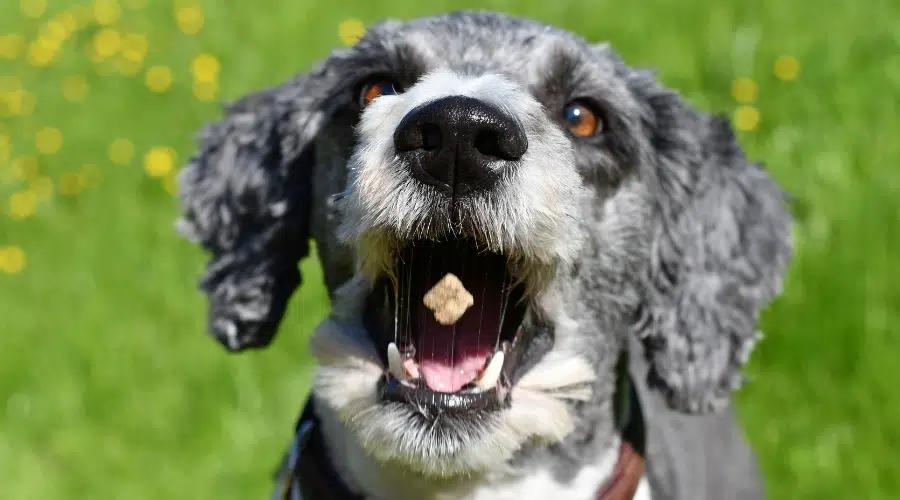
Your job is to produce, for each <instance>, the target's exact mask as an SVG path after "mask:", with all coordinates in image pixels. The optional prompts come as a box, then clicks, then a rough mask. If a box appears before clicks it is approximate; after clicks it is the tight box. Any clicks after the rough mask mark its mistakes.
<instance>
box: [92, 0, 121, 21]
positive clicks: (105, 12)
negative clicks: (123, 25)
mask: <svg viewBox="0 0 900 500" xmlns="http://www.w3.org/2000/svg"><path fill="white" fill-rule="evenodd" d="M121 16H122V8H121V7H119V2H118V1H116V0H94V20H95V21H97V24H99V25H102V26H109V25H110V24H115V23H116V22H117V21H118V20H119V18H120V17H121Z"/></svg>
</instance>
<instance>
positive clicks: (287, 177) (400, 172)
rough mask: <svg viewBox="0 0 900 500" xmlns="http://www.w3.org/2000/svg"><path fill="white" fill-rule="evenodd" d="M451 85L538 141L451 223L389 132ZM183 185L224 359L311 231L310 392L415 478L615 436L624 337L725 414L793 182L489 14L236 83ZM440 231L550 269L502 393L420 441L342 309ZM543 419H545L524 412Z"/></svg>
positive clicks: (578, 55) (423, 24)
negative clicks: (577, 117)
mask: <svg viewBox="0 0 900 500" xmlns="http://www.w3.org/2000/svg"><path fill="white" fill-rule="evenodd" d="M377 76H390V77H392V78H394V79H395V80H396V81H397V82H398V83H399V84H400V86H401V87H402V88H403V90H405V92H401V93H400V94H399V95H397V96H384V97H381V98H378V99H376V101H375V102H374V103H373V104H372V105H371V106H369V107H367V108H366V109H365V110H362V109H360V108H359V106H358V105H357V104H356V102H357V96H358V92H359V89H360V86H361V85H362V84H363V82H365V81H367V79H370V78H373V77H377ZM450 94H470V95H472V96H476V97H478V98H480V99H483V100H487V101H490V102H492V103H494V104H496V105H497V106H498V107H500V109H502V110H504V111H505V112H507V113H508V114H510V115H511V116H513V117H514V118H515V119H516V120H518V121H519V123H521V124H522V126H523V127H524V129H525V130H526V133H527V135H528V140H529V144H530V147H529V151H528V155H527V157H524V158H523V159H522V160H521V163H520V165H519V168H518V170H517V171H516V173H515V174H514V175H508V176H506V177H504V178H503V179H502V180H501V182H499V186H500V187H498V189H497V190H496V191H494V192H492V193H491V194H490V196H484V197H482V198H475V199H473V201H471V202H470V204H469V205H468V206H465V207H463V209H462V212H461V213H462V214H463V215H464V216H463V218H462V221H463V222H461V223H460V225H459V226H452V225H448V224H447V223H446V222H443V221H442V220H441V219H440V218H439V217H437V214H439V213H440V210H441V207H439V206H437V205H436V203H437V202H436V201H435V199H436V198H435V197H434V196H432V194H431V193H429V191H428V188H427V187H425V186H423V185H422V184H420V183H415V182H413V181H412V180H411V179H410V178H408V176H407V174H406V173H405V170H404V169H403V168H402V165H400V164H399V163H398V162H397V161H395V159H394V154H393V153H394V152H393V144H392V141H391V140H389V139H390V137H391V134H392V133H393V128H394V127H396V124H397V123H398V122H399V120H400V119H401V118H402V116H403V115H404V114H405V113H406V112H408V111H409V110H410V109H412V108H413V107H415V106H417V105H420V104H422V103H424V102H428V101H429V100H434V99H436V98H438V97H440V96H445V95H450ZM575 99H581V100H586V101H588V102H590V103H592V105H593V106H595V107H596V109H597V110H598V113H599V115H600V118H601V121H602V124H603V132H602V133H601V134H598V135H597V136H596V137H591V138H574V137H572V136H570V135H568V134H567V132H566V129H565V124H564V123H562V121H561V113H562V109H563V107H564V106H565V105H566V104H567V103H569V102H571V101H572V100H575ZM180 187H181V202H182V207H183V210H184V213H183V217H182V218H181V219H180V222H179V228H180V230H181V232H182V234H184V235H185V236H186V237H188V238H190V239H191V240H193V241H196V242H197V243H198V244H200V245H202V246H203V247H204V248H205V249H207V250H208V251H209V252H210V254H211V256H212V258H211V261H210V263H209V268H208V271H207V273H206V275H205V276H204V278H203V280H202V282H201V286H202V289H203V291H204V292H206V293H207V295H208V297H209V302H210V308H209V325H210V331H211V332H212V334H213V335H214V336H215V337H216V338H217V339H218V340H219V341H220V342H222V344H223V345H224V346H225V347H227V348H228V349H229V350H232V351H240V350H243V349H247V348H256V347H262V346H265V345H268V344H269V342H270V341H271V340H272V338H273V336H274V334H275V332H276V330H277V328H278V326H279V323H280V321H281V319H282V316H283V314H284V310H285V307H286V304H287V303H288V300H289V298H290V297H291V295H292V293H293V292H294V290H295V289H296V287H297V286H298V285H299V284H300V278H301V277H300V275H299V272H298V270H297V262H298V261H299V260H300V259H302V258H304V257H305V256H306V255H307V253H308V239H310V238H312V239H314V240H315V242H316V245H317V247H318V250H319V252H318V254H319V256H320V258H321V260H322V265H323V269H324V273H325V281H326V284H327V286H328V290H329V294H330V295H331V297H332V299H333V302H334V306H335V312H334V314H333V316H332V318H330V320H329V321H328V322H326V323H324V324H323V325H322V326H320V328H319V330H317V332H316V335H315V336H314V338H313V344H312V345H313V350H314V352H315V353H316V355H317V357H318V359H319V361H320V363H321V365H322V366H321V370H320V372H319V375H318V377H317V379H316V386H315V388H314V392H315V394H316V397H317V398H320V399H322V400H323V401H325V403H326V406H328V408H329V411H331V412H333V413H334V414H335V415H336V418H337V419H338V420H339V421H340V422H341V423H342V425H344V426H345V427H344V428H346V429H349V430H350V432H351V434H350V435H356V436H357V437H358V438H359V440H358V442H359V443H360V446H362V447H364V448H365V449H366V450H367V451H368V452H370V453H372V454H374V455H375V456H376V458H378V459H380V460H383V461H384V462H386V463H387V462H390V463H395V464H400V465H401V466H405V467H407V468H409V469H410V470H413V471H416V472H417V473H420V474H425V475H428V474H434V475H438V476H441V475H443V476H446V475H453V474H462V473H471V472H472V471H476V470H484V469H490V468H491V467H492V466H498V467H500V466H502V467H507V468H509V467H512V468H515V467H522V468H523V469H521V470H525V469H524V468H527V467H529V465H527V464H529V463H531V464H533V463H535V461H538V460H542V459H541V458H539V457H546V456H547V454H551V455H552V456H553V457H554V459H553V461H554V463H556V464H558V465H559V467H560V470H564V469H567V468H568V469H571V465H572V464H579V463H581V462H582V461H583V460H587V459H588V458H585V457H592V456H595V455H596V452H597V450H599V449H604V447H608V446H609V445H610V443H612V442H613V441H614V436H615V435H616V429H615V428H614V424H613V421H612V418H611V408H612V394H613V391H614V389H615V386H614V385H615V381H614V379H615V376H614V374H615V365H616V362H617V360H618V358H619V355H620V354H621V353H622V352H623V350H624V349H626V345H627V344H628V340H629V339H638V341H639V343H640V345H641V347H642V351H643V353H644V355H645V356H646V360H647V363H648V365H649V374H648V382H649V383H650V386H651V387H652V388H653V389H654V390H655V391H658V392H659V394H661V396H662V397H663V398H664V400H665V402H666V403H667V404H668V405H669V407H670V408H672V409H674V410H677V411H680V412H685V413H704V412H711V411H717V410H719V409H722V408H724V407H726V406H727V405H728V402H729V400H730V396H731V393H732V392H733V391H734V390H735V389H737V388H738V387H739V386H740V384H741V382H742V376H741V370H742V368H743V366H744V364H745V363H746V362H747V360H748V357H749V355H750V353H751V352H752V349H753V347H754V345H755V343H756V342H757V341H758V340H759V338H760V333H759V332H758V330H757V321H758V316H759V313H760V311H761V310H762V309H763V308H764V307H765V306H766V305H767V304H768V303H769V302H770V301H771V300H772V299H774V298H775V297H776V296H777V294H778V293H779V292H780V289H781V284H782V279H783V276H784V273H785V270H786V267H787V265H788V262H789V260H790V258H791V251H792V250H791V244H790V242H791V238H790V229H791V217H790V215H789V213H788V211H787V208H786V205H785V196H784V194H783V193H782V191H781V190H780V189H778V187H777V186H776V185H775V183H774V182H773V180H772V178H771V177H770V175H769V174H768V173H767V172H766V170H765V169H764V168H763V167H762V166H760V165H758V164H756V163H753V162H751V161H750V160H748V159H747V158H746V157H745V155H744V153H743V151H742V150H741V148H740V146H739V144H738V142H737V140H736V138H735V136H734V134H733V132H732V129H731V127H730V125H729V123H728V121H727V119H725V118H722V117H715V116H709V115H706V114H704V113H702V112H700V111H698V110H696V109H694V108H692V107H691V106H690V105H689V104H688V103H686V102H685V101H684V100H683V99H682V98H681V97H680V96H679V95H678V94H677V93H676V92H674V91H672V90H669V89H666V88H665V87H664V86H662V85H661V84H660V83H659V82H658V81H657V80H656V78H655V77H654V75H653V74H652V73H651V72H648V71H644V70H639V69H633V68H630V67H629V66H627V65H626V64H625V63H624V62H623V61H622V60H621V59H620V58H619V57H618V56H617V55H616V54H615V53H614V52H613V50H612V49H611V48H610V47H609V46H607V45H592V44H589V43H587V42H586V41H584V40H582V39H580V38H578V37H577V36H575V35H572V34H570V33H568V32H565V31H563V30H560V29H557V28H553V27H549V26H545V25H543V24H540V23H537V22H534V21H529V20H525V19H518V18H515V17H510V16H506V15H502V14H494V13H486V12H457V13H452V14H447V15H440V16H433V17H428V18H423V19H418V20H414V21H409V22H400V21H385V22H382V23H379V24H377V25H374V26H372V27H371V28H370V29H369V31H368V32H367V34H366V35H365V36H364V37H363V38H362V39H361V40H360V41H359V43H358V44H357V45H355V46H354V47H352V48H349V49H342V50H339V51H335V52H334V53H332V54H331V55H330V56H329V57H328V58H327V59H326V60H325V61H324V62H322V63H321V64H319V65H318V66H316V67H315V68H313V69H312V70H311V71H309V72H308V73H304V74H302V75H300V76H298V77H296V78H295V79H293V80H291V81H289V82H287V83H285V84H283V85H281V86H278V87H274V88H271V89H268V90H264V91H261V92H258V93H255V94H251V95H249V96H247V97H244V98H243V99H241V100H239V101H238V102H236V103H234V104H232V105H231V106H229V107H228V108H227V109H226V114H225V117H224V118H223V119H221V120H220V121H218V122H216V123H213V124H211V125H210V126H208V127H207V128H206V129H205V131H204V133H203V135H202V136H201V138H200V149H199V152H198V153H197V154H196V155H195V156H194V157H193V158H192V159H191V162H190V163H189V165H188V166H187V168H186V169H184V171H183V172H182V174H181V176H180ZM448 233H450V234H453V233H463V234H467V235H472V236H475V237H477V238H479V239H481V240H483V242H485V243H486V244H488V245H493V246H494V247H495V248H498V249H503V250H505V251H508V252H510V253H511V254H513V255H514V256H521V258H522V262H523V264H522V269H524V270H523V273H525V274H527V273H528V272H535V273H539V274H540V275H541V276H542V279H540V280H537V282H539V283H540V286H539V287H537V289H536V290H534V291H533V293H532V294H531V295H532V296H533V297H534V307H533V308H532V310H531V311H530V312H529V314H528V316H527V317H526V320H525V327H526V328H529V329H530V331H532V332H533V335H534V337H535V339H536V340H535V341H534V342H533V343H534V345H535V348H534V352H532V353H529V355H528V356H526V358H527V359H528V360H529V362H528V363H527V364H526V365H525V367H524V368H523V373H519V374H517V375H518V379H517V380H518V383H517V385H516V386H515V388H514V390H513V397H512V401H513V402H512V405H511V407H510V408H509V409H508V410H507V411H505V412H502V413H500V414H497V415H491V416H490V417H488V418H485V419H484V420H483V421H480V422H479V423H478V424H477V425H475V424H474V423H470V424H464V423H459V422H449V423H447V425H446V426H445V427H440V428H438V427H435V428H433V429H432V431H435V430H436V432H432V433H431V434H429V431H428V429H427V428H426V426H425V424H424V421H423V422H420V423H419V424H416V425H406V426H403V425H399V424H398V423H402V422H406V423H407V424H409V422H410V421H411V420H414V419H415V418H416V417H415V411H413V410H410V409H409V408H401V407H399V406H390V405H384V404H381V403H379V402H378V401H376V400H375V394H374V382H373V381H374V380H377V378H378V377H379V376H380V375H381V373H382V370H383V367H382V366H381V364H380V363H381V362H380V361H379V360H378V357H377V352H375V350H374V346H372V345H370V344H367V341H366V340H365V339H366V336H365V334H364V332H360V331H359V328H360V327H359V325H358V319H359V318H358V316H359V313H358V312H354V311H357V309H356V308H357V307H358V304H359V301H360V300H361V299H362V297H363V296H365V294H366V293H368V288H367V287H368V281H367V278H371V277H372V276H373V275H375V274H378V273H379V272H383V271H385V270H388V271H389V267H390V265H389V264H388V262H390V258H389V255H390V252H391V251H392V249H394V248H395V247H396V242H397V241H399V240H402V239H408V238H410V237H414V236H435V235H439V234H448ZM360 255H369V256H371V257H372V258H373V259H374V261H375V263H374V264H372V265H369V264H367V263H366V262H365V261H364V260H360V259H359V256H360ZM360 271H365V272H360ZM344 284H346V285H345V288H342V289H341V290H342V291H341V293H337V291H338V290H339V289H340V287H341V285H344ZM539 348H540V349H539ZM516 391H518V392H516ZM541 411H543V412H545V413H544V414H543V415H544V416H545V417H546V416H548V415H550V416H552V420H553V422H550V423H545V424H543V426H542V424H540V422H537V423H535V422H534V420H536V419H537V420H540V419H539V418H538V414H537V413H534V412H538V413H540V412H541ZM409 412H412V414H409ZM529 412H531V413H529ZM354 433H355V434H354ZM547 442H551V443H553V444H552V446H549V447H548V445H547ZM411 443H413V444H411ZM491 447H493V448H491ZM489 450H494V451H489ZM561 474H563V473H562V472H561Z"/></svg>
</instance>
